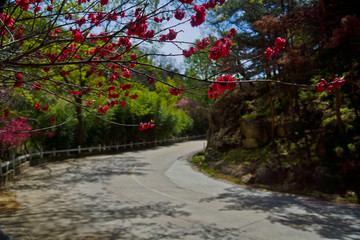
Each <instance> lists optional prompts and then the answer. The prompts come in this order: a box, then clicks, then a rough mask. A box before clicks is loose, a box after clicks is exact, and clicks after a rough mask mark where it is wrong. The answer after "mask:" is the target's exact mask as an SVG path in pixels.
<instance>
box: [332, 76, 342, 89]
mask: <svg viewBox="0 0 360 240" xmlns="http://www.w3.org/2000/svg"><path fill="white" fill-rule="evenodd" d="M332 84H333V85H334V87H336V88H341V87H342V86H344V85H345V79H344V78H340V79H339V78H334V81H333V82H332Z"/></svg>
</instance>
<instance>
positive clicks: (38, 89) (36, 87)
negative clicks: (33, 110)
mask: <svg viewBox="0 0 360 240" xmlns="http://www.w3.org/2000/svg"><path fill="white" fill-rule="evenodd" d="M41 87H42V84H41V83H34V91H36V92H38V91H40V89H41Z"/></svg>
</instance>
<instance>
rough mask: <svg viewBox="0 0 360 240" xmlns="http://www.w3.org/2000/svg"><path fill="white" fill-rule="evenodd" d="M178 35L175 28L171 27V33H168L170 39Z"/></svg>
mask: <svg viewBox="0 0 360 240" xmlns="http://www.w3.org/2000/svg"><path fill="white" fill-rule="evenodd" d="M176 36H177V32H175V31H174V30H172V29H169V33H168V39H169V40H170V41H171V40H174V39H175V38H176Z"/></svg>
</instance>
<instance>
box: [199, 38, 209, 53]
mask: <svg viewBox="0 0 360 240" xmlns="http://www.w3.org/2000/svg"><path fill="white" fill-rule="evenodd" d="M209 45H210V39H209V38H204V39H203V40H201V41H199V42H198V43H197V44H196V47H197V48H198V49H199V50H204V49H205V48H206V47H207V46H209Z"/></svg>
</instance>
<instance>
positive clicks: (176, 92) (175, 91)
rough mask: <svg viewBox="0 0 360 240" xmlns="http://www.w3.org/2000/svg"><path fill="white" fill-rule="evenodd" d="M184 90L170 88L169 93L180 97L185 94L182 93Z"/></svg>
mask: <svg viewBox="0 0 360 240" xmlns="http://www.w3.org/2000/svg"><path fill="white" fill-rule="evenodd" d="M183 89H184V87H181V88H175V87H172V88H170V90H169V93H170V94H171V95H174V96H178V95H181V94H182V93H183V92H182V90H183Z"/></svg>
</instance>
